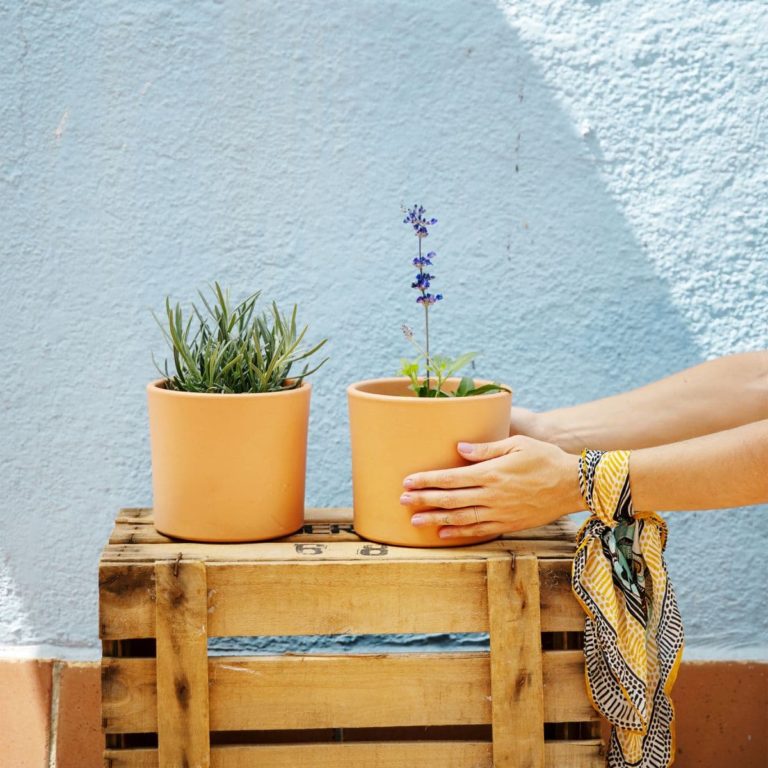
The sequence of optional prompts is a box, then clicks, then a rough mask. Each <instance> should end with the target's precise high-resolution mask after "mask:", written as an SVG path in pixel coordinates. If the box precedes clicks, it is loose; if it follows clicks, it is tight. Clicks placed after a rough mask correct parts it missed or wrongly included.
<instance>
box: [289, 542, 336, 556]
mask: <svg viewBox="0 0 768 768" xmlns="http://www.w3.org/2000/svg"><path fill="white" fill-rule="evenodd" d="M293 546H294V547H295V548H296V554H297V555H322V554H323V552H325V550H326V549H327V548H328V547H327V546H326V545H325V544H294V545H293Z"/></svg>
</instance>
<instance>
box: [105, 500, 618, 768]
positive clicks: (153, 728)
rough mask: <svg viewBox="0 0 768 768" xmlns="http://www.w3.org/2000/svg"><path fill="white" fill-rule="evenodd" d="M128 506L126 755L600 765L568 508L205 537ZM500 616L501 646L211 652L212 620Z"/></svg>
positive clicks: (121, 590)
mask: <svg viewBox="0 0 768 768" xmlns="http://www.w3.org/2000/svg"><path fill="white" fill-rule="evenodd" d="M151 514H152V513H151V510H147V509H129V510H122V511H121V513H120V515H119V516H118V518H117V524H116V527H115V529H114V531H113V533H112V536H111V537H110V541H109V543H108V545H107V546H106V547H105V549H104V551H103V554H102V557H101V561H100V566H99V582H100V593H99V594H100V597H99V605H100V634H101V638H102V644H103V662H102V715H103V728H104V732H105V734H106V749H105V752H104V756H105V766H108V767H109V768H149V767H150V766H152V767H154V766H162V767H163V768H181V767H182V766H186V767H187V768H193V767H194V766H208V765H210V766H214V767H215V768H246V767H247V768H250V767H251V766H258V767H259V768H310V767H311V768H351V767H352V766H355V768H360V767H362V768H365V767H366V766H375V767H376V768H408V767H409V766H418V768H481V767H482V768H489V767H490V766H496V768H502V767H503V766H519V767H520V768H522V767H523V766H525V767H526V768H542V767H543V766H547V768H597V767H598V766H602V765H603V764H604V758H603V744H602V742H601V741H600V739H599V728H598V721H597V716H596V715H595V712H594V710H593V709H592V707H591V705H590V703H589V700H588V698H587V695H586V691H585V684H584V662H583V656H582V651H581V650H580V648H581V640H582V634H581V633H582V631H583V628H584V617H583V615H582V611H581V608H580V607H579V605H578V604H577V602H576V600H575V599H574V597H573V596H572V594H571V590H570V565H571V557H572V554H573V549H574V543H573V529H572V528H571V527H569V526H568V525H567V524H565V523H559V524H555V525H550V526H546V527H544V528H539V529H535V530H532V531H526V532H525V533H524V534H519V535H513V536H509V537H505V538H504V539H501V540H497V541H494V542H491V543H488V544H482V545H478V546H474V547H465V548H457V549H428V550H424V549H408V548H402V547H389V546H384V545H380V544H372V543H370V542H366V541H363V540H361V539H360V538H359V537H358V536H356V535H355V534H354V532H353V531H352V526H351V513H350V511H349V510H343V509H341V510H340V509H324V510H310V511H309V513H308V523H307V525H306V526H305V527H304V530H303V532H301V533H299V534H296V535H294V536H291V537H288V538H286V539H282V540H280V541H276V542H265V543H257V544H196V543H188V542H181V541H175V540H172V539H169V538H166V537H164V536H162V535H160V534H158V533H157V532H156V531H155V529H154V526H153V525H152V517H151ZM473 632H487V633H490V643H489V647H490V651H489V652H457V651H451V652H444V653H443V652H436V653H423V652H422V653H411V652H393V653H378V654H352V653H346V654H281V655H271V656H268V655H251V656H240V655H238V656H216V655H209V652H208V638H209V637H241V636H291V635H368V634H372V635H381V634H401V633H406V634H420V633H427V634H432V633H473Z"/></svg>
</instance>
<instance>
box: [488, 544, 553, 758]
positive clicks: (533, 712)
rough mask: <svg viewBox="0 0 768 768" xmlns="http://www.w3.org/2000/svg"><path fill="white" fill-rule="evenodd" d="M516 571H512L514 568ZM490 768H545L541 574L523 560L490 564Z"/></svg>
mask: <svg viewBox="0 0 768 768" xmlns="http://www.w3.org/2000/svg"><path fill="white" fill-rule="evenodd" d="M513 565H514V567H513ZM488 611H489V620H490V640H491V670H490V672H491V701H492V723H493V764H494V768H543V766H544V694H543V680H542V652H541V621H540V616H539V570H538V563H537V560H536V557H535V556H534V555H526V556H521V557H517V558H516V559H515V561H514V563H513V562H512V559H511V558H494V559H491V560H488Z"/></svg>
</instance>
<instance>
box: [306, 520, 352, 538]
mask: <svg viewBox="0 0 768 768" xmlns="http://www.w3.org/2000/svg"><path fill="white" fill-rule="evenodd" d="M301 532H302V533H312V534H315V535H323V536H332V535H333V534H335V533H354V532H355V530H354V528H353V527H352V525H348V524H347V523H307V524H306V525H305V526H304V527H303V528H302V529H301Z"/></svg>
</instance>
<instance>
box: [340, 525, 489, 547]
mask: <svg viewBox="0 0 768 768" xmlns="http://www.w3.org/2000/svg"><path fill="white" fill-rule="evenodd" d="M353 531H354V532H355V533H356V534H357V535H358V536H360V537H361V538H362V539H365V540H366V541H370V542H373V543H374V544H385V545H387V546H390V547H407V548H409V549H441V548H443V547H474V546H477V545H478V544H487V543H488V542H489V541H495V540H496V539H498V538H499V536H486V537H483V538H471V539H440V541H439V543H437V544H431V543H428V542H413V541H394V540H393V539H392V538H390V537H383V538H382V537H380V536H377V537H373V536H368V535H366V534H365V533H363V532H362V531H360V530H359V529H358V528H357V527H353Z"/></svg>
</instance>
